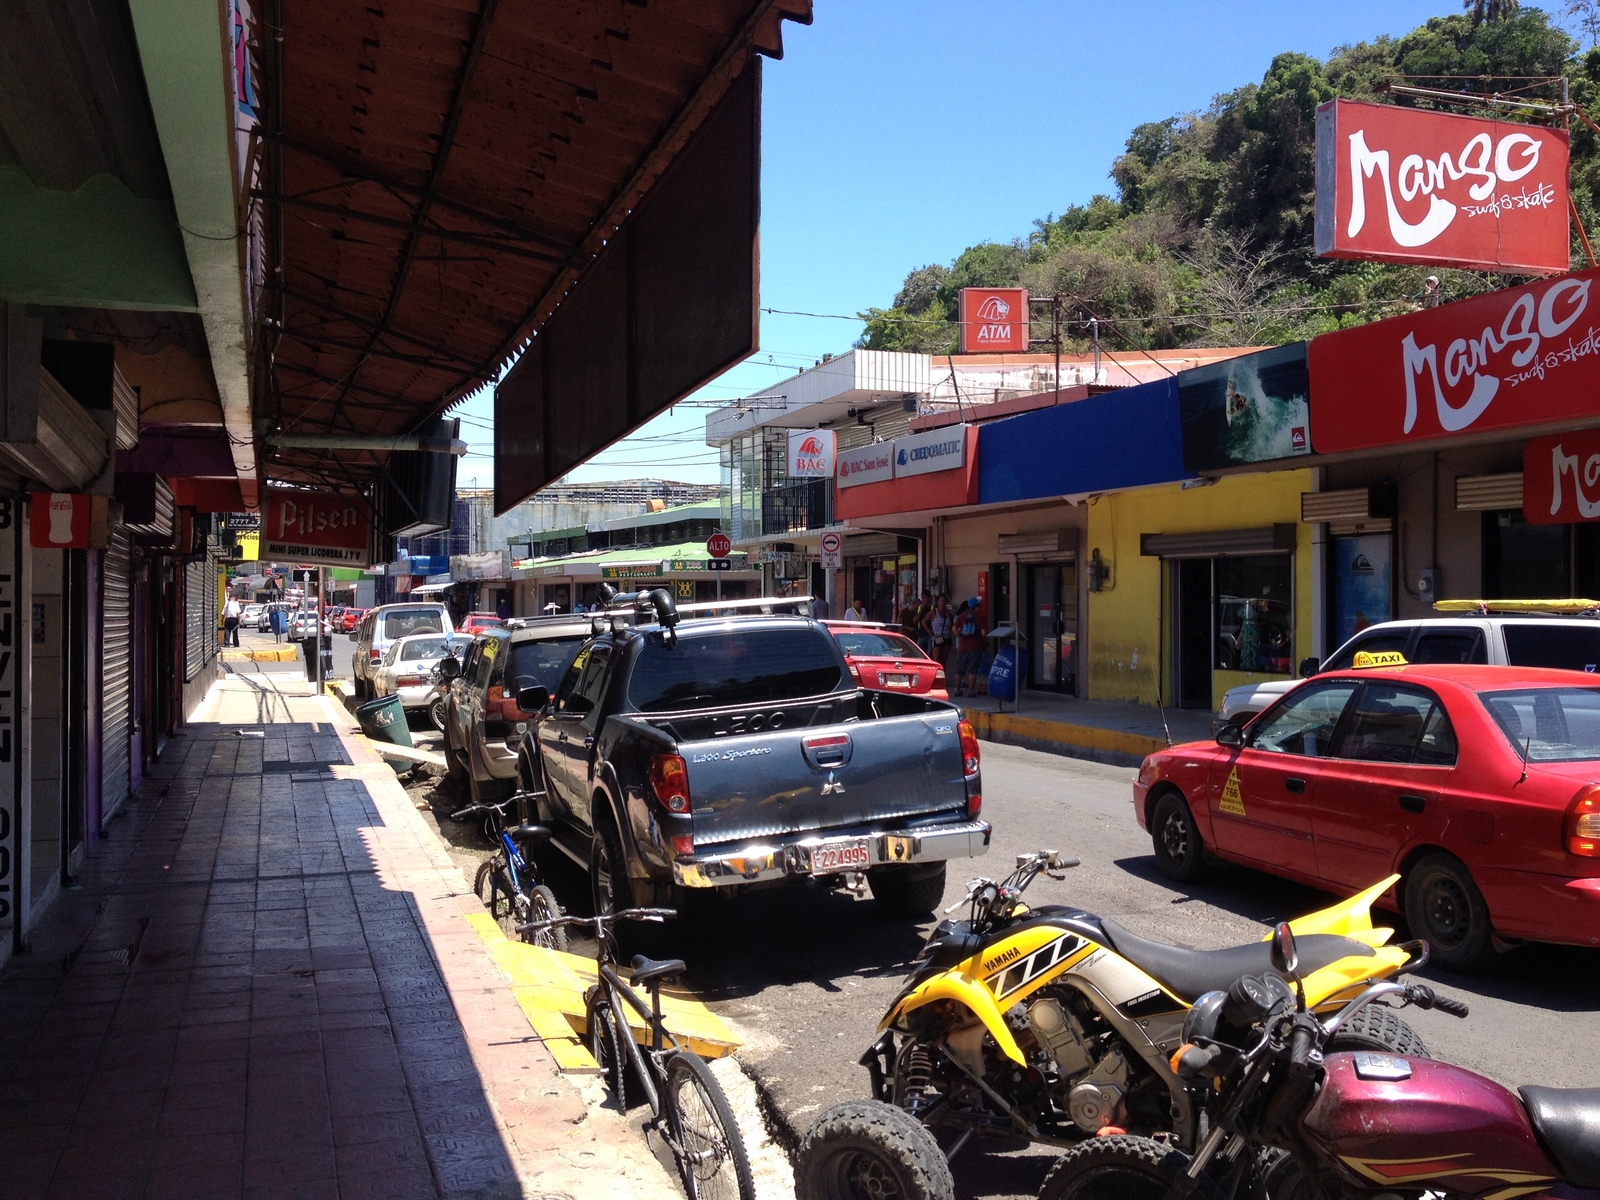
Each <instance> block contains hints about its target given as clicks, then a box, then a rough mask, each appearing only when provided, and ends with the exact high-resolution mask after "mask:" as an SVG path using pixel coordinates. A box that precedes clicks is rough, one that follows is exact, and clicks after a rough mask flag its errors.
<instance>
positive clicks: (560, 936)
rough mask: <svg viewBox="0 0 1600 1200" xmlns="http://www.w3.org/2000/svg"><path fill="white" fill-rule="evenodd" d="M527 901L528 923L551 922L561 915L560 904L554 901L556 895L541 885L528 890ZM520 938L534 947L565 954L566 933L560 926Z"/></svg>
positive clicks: (526, 934)
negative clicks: (523, 938)
mask: <svg viewBox="0 0 1600 1200" xmlns="http://www.w3.org/2000/svg"><path fill="white" fill-rule="evenodd" d="M527 899H528V916H527V919H528V920H529V921H553V920H555V919H556V918H557V917H559V916H561V915H562V912H561V904H560V902H559V901H558V900H557V899H556V894H555V893H554V892H552V891H551V890H550V889H549V888H547V887H546V886H545V885H544V884H542V883H540V884H536V885H535V886H534V887H533V888H532V889H530V890H529V892H528V897H527ZM522 936H523V937H525V938H526V939H527V940H528V941H530V942H532V943H533V944H534V945H535V946H544V947H545V948H547V949H550V950H560V951H561V952H562V953H566V949H567V931H566V930H565V929H564V928H562V927H560V926H557V927H556V928H554V929H545V930H542V931H540V932H539V933H525V934H523V935H522Z"/></svg>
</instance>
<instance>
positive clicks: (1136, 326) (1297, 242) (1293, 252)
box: [857, 0, 1600, 354]
mask: <svg viewBox="0 0 1600 1200" xmlns="http://www.w3.org/2000/svg"><path fill="white" fill-rule="evenodd" d="M1467 8H1468V11H1466V12H1463V13H1457V14H1451V15H1449V16H1442V17H1434V18H1432V19H1430V20H1429V21H1428V23H1427V24H1426V25H1423V26H1422V27H1420V28H1418V29H1414V30H1412V31H1411V32H1410V33H1408V34H1406V35H1405V36H1404V37H1400V38H1388V37H1383V38H1379V39H1377V40H1376V41H1372V42H1361V43H1359V44H1357V45H1354V46H1344V47H1341V48H1339V49H1338V50H1336V51H1335V52H1334V53H1333V54H1332V56H1330V57H1329V59H1328V60H1327V61H1326V62H1319V61H1317V60H1316V59H1315V58H1311V57H1309V56H1307V55H1304V54H1280V55H1278V56H1277V57H1276V58H1275V59H1274V60H1273V62H1272V65H1271V66H1270V67H1269V68H1268V70H1267V73H1266V76H1265V77H1264V78H1263V79H1262V80H1261V82H1260V83H1251V84H1246V85H1245V86H1243V87H1241V88H1238V89H1237V90H1235V91H1232V92H1228V93H1226V94H1225V95H1221V96H1218V97H1216V98H1215V99H1214V100H1213V101H1212V103H1211V106H1210V107H1209V108H1207V109H1206V110H1205V111H1203V112H1192V113H1184V114H1181V115H1178V116H1172V117H1168V118H1166V119H1165V120H1162V121H1152V122H1150V123H1148V124H1145V125H1140V126H1138V127H1137V128H1135V129H1134V130H1133V132H1132V134H1130V135H1129V137H1128V141H1127V149H1126V151H1125V152H1124V153H1123V154H1122V155H1121V156H1120V157H1119V158H1118V159H1117V160H1116V161H1115V162H1114V163H1113V164H1112V166H1111V180H1112V182H1113V183H1114V184H1115V189H1116V190H1115V194H1114V195H1097V196H1095V197H1094V198H1093V199H1091V200H1090V201H1089V203H1088V204H1085V205H1076V204H1075V205H1073V206H1071V207H1070V208H1068V209H1067V210H1066V211H1065V212H1063V213H1061V214H1060V215H1051V216H1047V217H1044V218H1042V219H1040V220H1037V221H1035V222H1034V227H1033V229H1032V230H1031V231H1030V232H1029V233H1028V234H1027V235H1026V236H1024V237H1019V238H1017V239H1015V240H1013V241H1011V242H1008V243H1000V242H986V243H983V244H980V245H976V246H969V247H968V248H967V249H966V250H964V251H962V253H961V254H960V255H959V256H958V257H957V258H956V259H955V261H954V262H953V263H951V264H950V265H949V266H948V267H945V266H939V265H933V266H925V267H919V268H917V269H916V270H913V271H911V272H910V273H909V274H908V275H907V276H906V278H905V283H904V285H903V286H902V287H901V289H900V291H899V293H898V294H897V295H896V296H895V297H894V302H893V304H892V305H891V306H890V307H888V308H874V309H869V310H868V311H867V312H865V313H863V314H861V315H862V316H863V317H864V318H865V319H866V320H867V327H866V330H865V332H864V333H863V335H862V337H861V339H860V341H858V342H857V345H858V346H859V347H862V348H864V349H872V350H918V351H926V352H932V353H940V354H942V353H947V352H950V351H952V350H954V348H955V332H956V327H955V317H956V298H957V296H958V294H959V292H960V289H961V288H963V287H973V286H978V287H1000V286H1008V285H1018V284H1020V285H1023V286H1026V287H1027V288H1028V289H1029V291H1030V292H1031V293H1032V294H1034V295H1035V296H1048V295H1054V294H1057V293H1059V294H1060V295H1062V296H1063V298H1064V301H1063V316H1064V318H1065V319H1067V320H1069V321H1070V322H1071V325H1070V330H1069V332H1070V336H1071V344H1072V346H1073V348H1074V349H1083V348H1085V347H1086V346H1087V345H1088V331H1087V327H1086V324H1085V323H1086V322H1087V320H1088V318H1090V317H1095V318H1098V320H1099V328H1100V337H1101V345H1102V347H1103V348H1105V349H1108V350H1120V349H1134V348H1145V349H1156V348H1162V347H1173V346H1206V345H1234V346H1238V345H1257V344H1263V343H1280V342H1287V341H1293V340H1296V339H1299V338H1305V337H1310V336H1312V335H1315V334H1318V333H1323V332H1326V331H1328V330H1331V329H1337V328H1341V327H1344V326H1349V325H1358V324H1362V323H1364V322H1367V321H1372V320H1376V319H1378V318H1380V317H1385V316H1392V315H1394V314H1396V313H1398V312H1404V311H1408V310H1409V309H1412V308H1415V307H1417V306H1418V305H1419V304H1420V303H1421V298H1422V294H1423V285H1424V280H1425V279H1426V278H1427V276H1429V275H1437V276H1438V277H1439V279H1440V281H1441V284H1442V287H1443V291H1444V295H1445V298H1446V299H1459V298H1461V297H1463V296H1467V295H1472V294H1474V293H1477V292H1481V291H1486V290H1488V289H1491V288H1497V287H1504V286H1507V285H1508V284H1512V283H1516V282H1520V280H1519V279H1516V278H1514V277H1512V276H1507V275H1497V274H1490V273H1484V272H1475V271H1460V270H1444V269H1440V268H1428V267H1403V266H1393V265H1388V264H1381V263H1359V262H1348V261H1342V260H1333V259H1319V258H1317V257H1316V256H1315V255H1314V254H1313V252H1312V221H1313V208H1314V202H1315V194H1314V193H1315V187H1314V182H1315V181H1314V170H1315V167H1314V154H1315V144H1316V109H1317V106H1318V105H1319V104H1321V103H1323V102H1324V101H1326V100H1331V99H1333V98H1334V97H1337V96H1343V97H1347V98H1351V99H1358V100H1371V101H1377V102H1380V103H1404V104H1422V105H1424V106H1426V102H1424V101H1418V100H1414V99H1409V98H1404V97H1396V96H1393V95H1391V94H1388V93H1386V92H1385V91H1384V90H1383V89H1384V85H1385V83H1386V82H1404V83H1413V84H1418V85H1421V86H1427V87H1437V88H1445V89H1448V90H1451V91H1472V92H1474V93H1477V94H1484V93H1496V94H1501V95H1507V94H1509V95H1515V96H1522V97H1527V98H1532V99H1539V100H1543V101H1551V100H1556V99H1558V98H1559V91H1558V90H1557V88H1555V87H1552V86H1550V85H1548V84H1543V85H1534V84H1532V83H1530V79H1529V77H1537V78H1548V77H1554V76H1565V77H1566V78H1567V79H1568V80H1569V87H1570V89H1571V98H1572V99H1573V100H1574V101H1575V102H1577V103H1578V104H1579V105H1581V106H1583V108H1584V109H1585V110H1587V111H1589V112H1590V113H1591V114H1592V115H1594V116H1595V118H1596V119H1597V120H1600V50H1596V49H1589V50H1588V51H1587V52H1580V48H1579V46H1578V44H1577V43H1576V42H1575V41H1574V40H1573V39H1572V38H1571V37H1570V36H1569V35H1568V34H1567V33H1566V32H1565V31H1564V30H1562V29H1561V28H1559V27H1557V26H1556V25H1555V24H1553V23H1552V21H1551V19H1550V17H1549V15H1548V14H1546V13H1545V12H1543V11H1541V10H1539V9H1534V8H1522V7H1520V6H1519V5H1518V4H1517V3H1515V0H1476V2H1473V0H1469V2H1468V5H1467ZM1567 15H1569V16H1570V17H1573V18H1574V19H1575V20H1576V23H1577V25H1578V27H1579V28H1580V29H1582V30H1583V31H1584V32H1585V33H1586V34H1589V35H1590V36H1593V35H1595V34H1596V33H1597V32H1600V19H1597V18H1600V6H1597V5H1596V4H1595V3H1592V2H1585V0H1576V2H1574V3H1570V4H1569V5H1568V8H1567ZM1402 77H1409V78H1402ZM1451 110H1452V111H1460V112H1472V113H1477V114H1479V115H1488V114H1489V113H1490V112H1491V111H1494V112H1495V115H1498V116H1500V117H1502V118H1509V119H1512V120H1528V121H1530V122H1534V123H1538V122H1539V121H1541V120H1548V119H1549V118H1547V117H1541V116H1539V115H1536V114H1534V113H1533V112H1532V111H1523V112H1508V111H1507V110H1506V109H1504V108H1501V109H1498V110H1489V109H1476V108H1464V109H1463V108H1457V107H1454V106H1452V109H1451ZM1572 191H1573V197H1574V200H1575V201H1576V203H1577V207H1578V211H1579V213H1580V214H1581V216H1582V219H1583V222H1584V225H1585V227H1586V228H1587V229H1588V230H1589V231H1590V236H1591V241H1596V242H1600V219H1597V218H1600V140H1597V139H1596V137H1595V136H1594V134H1593V133H1592V132H1591V131H1590V130H1589V129H1588V128H1587V127H1586V126H1584V125H1583V124H1582V123H1581V122H1579V121H1577V120H1576V119H1575V120H1574V121H1573V123H1572ZM1573 256H1574V257H1573V264H1574V266H1575V267H1576V266H1584V265H1587V263H1586V261H1585V260H1584V259H1583V256H1582V248H1581V245H1580V244H1579V243H1578V241H1577V239H1576V238H1574V239H1573ZM1048 332H1049V331H1048V328H1047V327H1044V326H1042V325H1041V324H1040V323H1038V322H1037V321H1036V322H1035V326H1034V336H1035V337H1041V336H1046V335H1047V334H1048Z"/></svg>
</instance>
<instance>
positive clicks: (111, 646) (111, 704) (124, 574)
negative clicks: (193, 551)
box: [100, 525, 133, 821]
mask: <svg viewBox="0 0 1600 1200" xmlns="http://www.w3.org/2000/svg"><path fill="white" fill-rule="evenodd" d="M132 583H133V539H132V535H130V534H129V533H128V531H127V529H126V528H124V527H123V526H121V525H118V526H116V527H115V528H114V529H113V530H112V533H111V541H110V544H109V545H107V547H106V553H105V560H104V565H103V567H102V569H101V605H102V608H101V618H100V622H101V624H100V628H101V633H102V637H103V641H102V651H103V654H104V663H103V665H102V667H101V675H100V698H101V706H102V713H101V722H100V739H101V748H100V795H101V819H102V821H104V820H106V819H109V818H110V817H111V816H112V815H113V814H114V813H116V811H117V810H118V809H120V808H121V807H122V805H123V804H124V803H125V802H126V800H127V798H128V788H129V782H130V779H131V774H130V762H129V745H130V741H131V738H132V736H133V590H132Z"/></svg>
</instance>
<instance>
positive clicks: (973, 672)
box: [952, 600, 983, 696]
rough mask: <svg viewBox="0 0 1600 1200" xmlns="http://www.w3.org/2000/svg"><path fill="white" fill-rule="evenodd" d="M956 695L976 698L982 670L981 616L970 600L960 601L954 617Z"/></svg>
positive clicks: (975, 604)
mask: <svg viewBox="0 0 1600 1200" xmlns="http://www.w3.org/2000/svg"><path fill="white" fill-rule="evenodd" d="M955 632H956V664H955V670H954V671H953V672H952V674H953V675H954V676H955V678H956V695H958V696H976V695H977V694H978V675H979V674H980V673H981V672H982V670H983V614H982V613H981V612H979V611H978V605H977V603H976V602H974V601H972V600H964V601H962V604H961V607H960V608H958V609H957V610H956V615H955Z"/></svg>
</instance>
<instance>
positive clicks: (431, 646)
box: [400, 637, 450, 662]
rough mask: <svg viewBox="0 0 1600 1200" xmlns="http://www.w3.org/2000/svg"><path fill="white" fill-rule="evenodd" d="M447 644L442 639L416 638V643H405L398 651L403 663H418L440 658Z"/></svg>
mask: <svg viewBox="0 0 1600 1200" xmlns="http://www.w3.org/2000/svg"><path fill="white" fill-rule="evenodd" d="M449 644H450V643H449V642H447V641H445V639H444V638H442V637H437V638H417V639H416V641H412V642H407V643H405V645H404V646H403V647H402V648H401V650H400V658H401V660H402V661H403V662H418V661H420V660H422V659H425V658H440V657H442V656H443V655H444V653H445V649H446V647H448V646H449Z"/></svg>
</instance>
